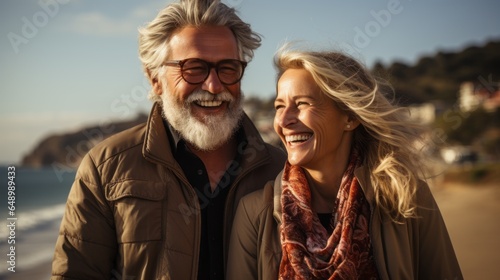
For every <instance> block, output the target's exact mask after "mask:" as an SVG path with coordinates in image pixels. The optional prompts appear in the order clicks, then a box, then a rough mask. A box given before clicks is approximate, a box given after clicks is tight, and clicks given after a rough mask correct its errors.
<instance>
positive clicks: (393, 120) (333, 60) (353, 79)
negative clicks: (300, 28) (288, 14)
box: [275, 46, 423, 220]
mask: <svg viewBox="0 0 500 280" xmlns="http://www.w3.org/2000/svg"><path fill="white" fill-rule="evenodd" d="M275 66H276V67H277V69H278V79H279V78H280V77H281V75H282V74H283V73H284V72H285V71H286V70H287V69H304V70H306V71H308V72H309V73H310V74H311V75H312V76H313V78H314V80H315V82H316V83H317V84H318V86H319V87H320V88H321V90H322V92H323V93H325V94H326V95H327V96H328V97H330V98H331V99H333V100H334V101H335V102H336V103H337V104H338V105H339V106H340V108H341V109H342V110H344V111H346V112H348V113H349V114H351V115H352V116H354V117H355V118H357V119H358V120H359V121H360V123H361V125H360V126H358V128H356V130H355V132H354V140H353V141H354V143H353V145H355V146H356V147H357V148H358V149H359V150H360V153H361V154H362V155H363V156H364V165H365V166H366V167H367V168H368V169H369V171H370V176H371V178H370V179H371V182H372V184H373V188H374V192H375V200H376V203H377V204H378V205H379V206H380V207H381V208H382V209H384V210H385V211H387V212H388V213H389V214H390V215H391V216H392V218H393V219H395V220H397V219H398V218H401V217H404V218H408V217H415V207H416V205H415V201H414V197H415V192H416V189H417V184H418V181H419V180H420V179H421V178H423V164H422V162H423V161H422V160H420V159H421V154H420V152H419V151H418V149H417V148H416V145H413V144H415V141H419V139H420V135H421V132H422V129H421V128H420V127H419V126H418V125H416V124H415V123H412V122H410V121H409V120H408V116H409V113H408V110H406V109H405V108H403V107H398V106H396V105H394V104H393V103H392V102H391V101H390V99H388V98H387V96H386V94H385V93H383V92H382V89H381V88H382V87H383V88H384V89H390V87H389V86H387V84H385V83H383V82H381V81H379V80H377V79H376V78H375V77H374V76H373V75H372V74H371V73H370V72H369V71H368V70H367V69H366V67H364V66H363V65H362V64H361V63H359V62H358V61H356V60H355V59H353V58H351V57H350V56H349V55H347V54H344V53H341V52H336V51H326V52H324V51H320V52H315V51H300V50H295V49H292V48H290V46H285V47H283V48H282V49H280V51H279V52H278V53H277V55H276V56H275Z"/></svg>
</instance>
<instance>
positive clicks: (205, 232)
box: [167, 125, 246, 280]
mask: <svg viewBox="0 0 500 280" xmlns="http://www.w3.org/2000/svg"><path fill="white" fill-rule="evenodd" d="M167 128H168V130H167V131H169V132H170V137H171V138H170V140H172V142H173V143H174V144H175V145H172V153H173V155H174V157H175V159H176V161H177V162H178V163H179V165H180V166H181V168H182V170H183V171H184V174H185V175H186V178H187V179H188V181H189V183H190V184H191V186H192V187H193V188H194V190H195V191H196V194H197V195H198V201H199V203H200V210H201V240H200V256H199V265H198V279H200V280H201V279H203V280H205V279H210V280H215V279H224V252H223V247H224V246H223V243H224V240H223V235H224V234H223V230H224V208H225V204H226V198H227V194H228V192H229V188H230V186H231V184H232V183H233V182H234V179H235V178H236V176H237V174H235V173H234V172H227V170H235V169H237V168H234V167H235V166H239V162H240V160H241V159H240V158H241V155H240V154H241V153H238V155H237V156H236V158H235V159H234V160H233V161H232V162H231V163H228V168H227V170H226V172H225V173H224V175H223V176H222V177H221V179H220V181H219V182H218V184H217V187H216V189H215V190H214V191H213V192H212V191H211V188H210V180H209V177H208V174H207V169H206V168H205V165H204V164H203V162H202V161H201V159H200V158H198V157H197V156H196V155H195V154H193V153H192V152H191V151H190V150H189V148H188V146H187V145H186V142H185V140H183V139H181V137H180V135H179V134H178V133H177V132H176V131H175V130H174V129H173V128H171V127H170V125H167ZM235 136H236V139H237V141H238V143H239V145H238V147H240V145H246V137H245V135H244V131H243V129H242V128H240V129H239V130H238V131H237V132H236V135H235Z"/></svg>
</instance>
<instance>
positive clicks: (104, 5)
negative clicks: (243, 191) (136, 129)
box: [0, 0, 500, 164]
mask: <svg viewBox="0 0 500 280" xmlns="http://www.w3.org/2000/svg"><path fill="white" fill-rule="evenodd" d="M168 2H169V1H157V0H151V1H140V2H139V1H130V0H128V1H117V0H115V1H112V0H108V1H83V0H41V1H36V0H25V1H18V0H4V1H1V2H0V35H1V37H0V94H1V101H0V130H1V131H2V133H1V138H0V163H14V164H15V163H18V162H19V161H20V159H21V157H22V155H23V154H26V153H28V152H30V151H31V150H32V149H33V148H34V145H35V144H36V143H37V142H38V141H39V140H40V139H42V138H43V137H45V136H47V135H50V134H53V133H64V132H67V131H71V130H76V129H79V128H82V127H85V126H87V125H93V124H105V123H107V122H109V121H113V120H120V119H130V118H133V117H134V116H135V115H136V114H137V112H138V111H143V112H147V111H149V108H150V106H151V103H150V101H149V100H147V98H146V93H147V91H148V90H149V85H148V84H147V82H146V80H145V79H144V75H143V73H142V70H141V65H140V63H139V60H138V58H137V28H138V27H139V26H141V25H143V24H145V23H146V22H148V21H150V20H151V19H152V18H153V17H154V16H155V15H156V13H157V12H158V10H159V9H161V8H162V7H163V6H165V5H166V4H167V3H168ZM224 2H225V3H226V4H228V5H229V6H233V7H235V8H236V9H237V10H239V14H240V16H241V18H243V19H244V20H245V21H247V22H249V23H250V24H251V25H252V28H253V29H254V30H255V31H256V32H258V33H260V34H261V35H262V36H263V41H262V46H261V48H259V49H258V50H257V51H256V53H255V58H254V60H253V61H252V62H251V63H250V65H249V67H248V68H247V71H246V74H245V77H244V79H243V82H242V89H243V91H244V93H245V94H246V96H260V97H265V98H268V97H271V96H273V95H274V82H275V81H274V78H275V72H274V69H273V66H272V57H273V54H274V53H275V51H276V49H277V48H278V47H279V46H280V45H281V44H282V43H283V42H285V41H296V40H301V41H304V42H308V44H309V45H311V47H314V48H316V49H317V48H322V49H324V48H335V49H341V50H344V51H346V52H349V53H350V54H352V55H354V56H355V57H357V58H359V59H360V60H362V61H363V62H364V63H365V64H366V65H368V66H372V65H373V63H374V62H375V61H382V62H383V63H385V64H388V63H391V62H394V61H396V60H397V61H402V62H406V63H413V62H415V61H417V59H418V58H419V57H420V56H422V55H432V54H434V53H436V52H437V51H440V50H441V51H442V50H444V51H455V50H460V49H462V48H464V47H466V46H469V45H471V44H483V43H485V42H486V41H488V40H490V39H500V28H499V27H500V16H499V15H498V12H499V11H500V2H499V1H496V0H491V1H486V0H478V1H472V0H469V1H466V0H455V1H453V0H434V1H431V0H422V1H417V0H414V1H411V0H376V1H337V0H313V1H306V0H227V1H224Z"/></svg>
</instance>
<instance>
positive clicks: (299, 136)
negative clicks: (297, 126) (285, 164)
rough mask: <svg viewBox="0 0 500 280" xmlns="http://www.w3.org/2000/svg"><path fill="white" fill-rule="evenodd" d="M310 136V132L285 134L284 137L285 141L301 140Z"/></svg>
mask: <svg viewBox="0 0 500 280" xmlns="http://www.w3.org/2000/svg"><path fill="white" fill-rule="evenodd" d="M311 136H312V135H311V134H295V135H289V136H286V137H285V139H286V141H287V142H302V141H306V140H307V139H309V138H311Z"/></svg>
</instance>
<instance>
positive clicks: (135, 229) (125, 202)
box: [106, 180, 166, 243]
mask: <svg viewBox="0 0 500 280" xmlns="http://www.w3.org/2000/svg"><path fill="white" fill-rule="evenodd" d="M165 193H166V189H165V185H164V184H163V183H157V182H148V181H139V180H126V181H121V182H118V183H115V184H112V185H110V186H108V188H106V199H107V200H108V201H110V202H111V203H112V205H113V206H114V218H115V228H116V237H117V239H118V242H119V243H133V242H144V241H154V240H160V239H161V226H162V202H163V199H164V198H165Z"/></svg>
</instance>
